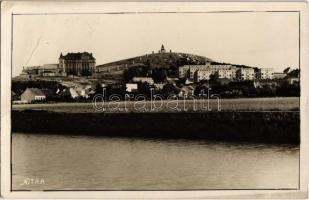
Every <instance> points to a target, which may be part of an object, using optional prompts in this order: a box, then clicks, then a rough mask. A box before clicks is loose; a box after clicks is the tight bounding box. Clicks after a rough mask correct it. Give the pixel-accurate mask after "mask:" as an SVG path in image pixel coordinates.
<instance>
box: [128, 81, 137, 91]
mask: <svg viewBox="0 0 309 200" xmlns="http://www.w3.org/2000/svg"><path fill="white" fill-rule="evenodd" d="M137 89H138V85H137V83H127V84H126V91H127V92H134V91H136V90H137Z"/></svg>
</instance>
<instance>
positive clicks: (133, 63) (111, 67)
mask: <svg viewBox="0 0 309 200" xmlns="http://www.w3.org/2000/svg"><path fill="white" fill-rule="evenodd" d="M206 62H214V61H213V60H212V59H210V58H207V57H204V56H198V55H193V54H186V53H174V52H170V53H152V54H145V55H142V56H137V57H133V58H128V59H124V60H119V61H115V62H111V63H106V64H103V65H98V66H97V69H98V71H99V74H98V78H102V79H104V80H105V81H116V82H117V81H120V80H121V79H122V78H123V72H124V71H125V70H126V69H130V68H139V69H141V68H147V69H150V70H151V69H152V70H156V69H166V70H167V73H168V75H171V76H176V73H177V69H178V67H179V66H182V65H187V64H192V65H197V64H205V63H206Z"/></svg>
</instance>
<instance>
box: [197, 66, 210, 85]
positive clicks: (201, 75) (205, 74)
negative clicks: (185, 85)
mask: <svg viewBox="0 0 309 200" xmlns="http://www.w3.org/2000/svg"><path fill="white" fill-rule="evenodd" d="M212 74H214V71H213V70H212V69H204V70H198V71H196V73H195V77H194V82H200V81H202V80H209V79H210V76H211V75H212Z"/></svg>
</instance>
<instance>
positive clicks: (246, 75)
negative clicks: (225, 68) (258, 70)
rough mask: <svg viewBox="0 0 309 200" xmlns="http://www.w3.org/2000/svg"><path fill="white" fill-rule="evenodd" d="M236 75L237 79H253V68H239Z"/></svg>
mask: <svg viewBox="0 0 309 200" xmlns="http://www.w3.org/2000/svg"><path fill="white" fill-rule="evenodd" d="M236 77H237V78H238V79H239V80H254V79H255V72H254V69H253V68H244V67H242V68H240V69H238V70H237V72H236Z"/></svg>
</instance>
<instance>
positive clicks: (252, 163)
mask: <svg viewBox="0 0 309 200" xmlns="http://www.w3.org/2000/svg"><path fill="white" fill-rule="evenodd" d="M12 152H13V154H12V156H13V158H12V159H13V161H12V163H13V166H12V169H13V179H12V180H13V190H25V189H30V190H43V189H44V190H184V189H254V188H257V189H259V188H260V189H281V188H298V168H299V165H298V163H299V160H298V158H299V147H298V146H289V145H261V144H243V143H242V144H241V143H239V144H234V143H219V142H210V141H187V140H145V139H129V138H105V137H86V136H78V137H74V136H60V135H44V134H42V135H33V134H21V133H18V134H17V133H14V134H13V146H12ZM25 180H28V181H25ZM29 180H30V181H29ZM39 180H40V181H41V182H39ZM42 180H43V182H42ZM35 181H37V182H35Z"/></svg>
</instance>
